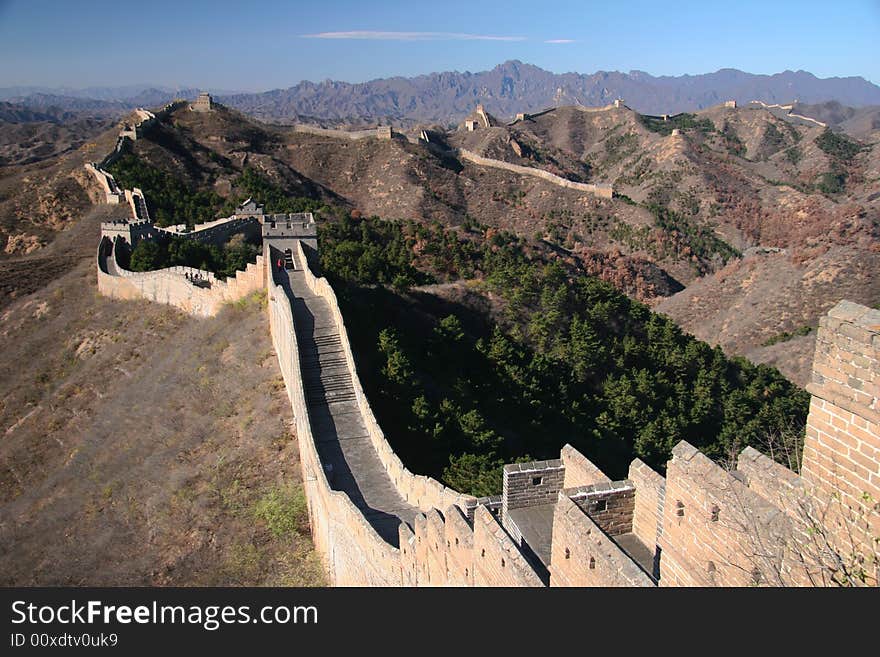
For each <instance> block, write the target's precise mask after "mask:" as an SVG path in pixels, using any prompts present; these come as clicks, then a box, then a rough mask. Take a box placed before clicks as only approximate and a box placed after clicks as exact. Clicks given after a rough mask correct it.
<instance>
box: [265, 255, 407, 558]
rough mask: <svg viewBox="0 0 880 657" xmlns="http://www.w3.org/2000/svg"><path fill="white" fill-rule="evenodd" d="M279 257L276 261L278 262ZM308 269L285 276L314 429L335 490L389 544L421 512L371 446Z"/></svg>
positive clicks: (298, 267)
mask: <svg viewBox="0 0 880 657" xmlns="http://www.w3.org/2000/svg"><path fill="white" fill-rule="evenodd" d="M276 257H277V256H276ZM303 264H304V263H299V262H297V261H296V258H294V259H293V260H291V261H290V262H289V263H288V264H287V269H286V271H283V272H280V274H281V283H282V286H284V287H286V291H287V294H288V298H289V299H290V303H291V306H292V310H293V316H294V326H295V330H296V336H297V342H298V344H299V356H300V370H301V375H302V381H303V388H304V391H305V397H306V408H307V410H308V413H309V424H310V425H311V429H312V435H313V437H314V440H315V444H316V447H317V449H318V455H319V457H320V459H321V462H322V464H323V466H324V469H325V472H326V474H327V479H328V481H329V482H330V486H331V488H333V489H334V490H339V491H343V492H345V493H346V494H347V495H348V496H349V497H350V498H351V501H352V502H353V503H354V505H355V506H357V507H358V508H359V509H360V510H361V512H362V513H363V514H364V517H365V518H366V519H367V521H368V522H369V523H370V524H371V525H372V526H373V528H374V529H375V530H376V531H377V532H378V534H379V535H380V536H381V537H382V538H383V539H384V540H385V541H387V542H388V543H389V544H391V545H393V546H397V545H398V540H399V536H398V526H399V525H400V523H401V522H406V523H409V524H410V526H412V525H413V522H414V520H415V516H416V515H417V514H418V513H419V510H418V508H416V507H414V506H412V505H411V504H408V503H407V502H406V501H405V500H404V499H403V498H402V497H401V496H400V494H399V492H398V491H397V489H396V488H395V486H394V482H392V481H391V478H390V477H389V476H388V473H387V472H386V471H385V468H384V467H383V465H382V463H381V461H380V460H379V456H378V454H377V453H376V450H375V448H374V447H373V445H372V442H371V439H370V435H369V432H368V431H367V425H366V422H365V420H364V417H363V415H362V413H361V409H360V407H359V406H358V401H357V395H356V393H355V388H354V384H353V381H352V373H351V371H350V370H349V368H348V364H347V362H346V359H345V351H344V349H343V345H342V341H341V339H340V335H339V329H338V327H337V326H336V323H335V321H334V319H333V313H332V311H331V309H330V305H329V304H328V303H327V301H325V300H324V299H323V298H322V297H320V296H316V295H314V294H312V292H311V290H310V289H309V288H308V286H307V285H306V282H305V272H304V271H303V269H302V266H303Z"/></svg>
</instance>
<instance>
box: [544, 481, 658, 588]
mask: <svg viewBox="0 0 880 657" xmlns="http://www.w3.org/2000/svg"><path fill="white" fill-rule="evenodd" d="M550 586H654V583H653V582H652V581H651V578H650V577H648V576H647V575H646V574H645V573H644V572H643V571H642V569H641V568H639V567H638V566H637V565H636V564H635V563H634V562H633V561H632V559H630V558H629V556H627V555H626V553H624V552H623V551H622V550H621V549H620V548H619V547H618V546H617V544H616V543H615V542H614V541H613V540H611V539H610V538H609V537H608V536H606V535H605V533H604V532H603V531H602V529H601V528H600V527H599V526H598V525H597V524H596V523H595V522H593V520H591V519H590V517H589V516H587V515H586V514H585V513H584V512H583V511H582V510H581V509H580V508H579V507H578V505H577V504H575V503H574V502H573V501H572V500H570V499H568V497H566V496H565V495H564V494H560V496H559V501H558V502H557V503H556V509H555V512H554V516H553V544H552V551H551V556H550Z"/></svg>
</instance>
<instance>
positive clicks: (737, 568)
mask: <svg viewBox="0 0 880 657" xmlns="http://www.w3.org/2000/svg"><path fill="white" fill-rule="evenodd" d="M479 159H480V160H485V158H479ZM477 163H480V162H479V161H477ZM493 163H494V161H493ZM499 164H501V165H503V166H501V168H506V169H510V170H513V171H517V172H520V173H522V172H521V171H518V169H523V168H524V167H517V166H516V165H508V164H507V163H499ZM490 166H491V165H490ZM94 173H96V175H98V176H99V174H100V173H101V172H100V171H97V170H96V171H95V172H94ZM527 173H528V174H529V175H537V176H538V177H542V178H543V177H544V175H542V173H546V172H540V171H538V170H535V169H529V170H528V171H527ZM547 175H550V174H547ZM99 179H100V177H99ZM560 180H561V179H560ZM104 182H106V183H107V188H108V189H109V188H110V185H111V183H110V182H109V181H107V180H106V179H105V181H104ZM565 182H566V183H568V184H567V185H565V186H569V185H571V186H576V185H580V184H579V183H570V181H565ZM575 188H577V187H575ZM105 191H106V190H105ZM609 191H610V187H609ZM243 219H244V218H243V217H238V218H236V217H235V216H233V217H230V218H229V219H227V220H222V221H218V222H209V223H208V224H206V225H204V226H203V227H202V228H203V230H201V231H196V234H195V235H193V234H189V236H190V237H191V238H194V239H214V238H215V236H216V237H218V238H219V236H220V235H221V234H222V233H224V232H225V231H228V230H231V229H232V227H237V228H238V229H241V225H237V224H234V223H233V222H234V221H239V220H243ZM246 220H250V221H253V218H252V217H251V218H247V219H246ZM156 232H157V229H156V228H155V227H154V226H152V224H150V223H149V222H145V221H139V222H138V221H136V222H118V223H109V224H105V225H103V226H102V233H103V237H102V241H101V245H100V246H99V249H98V253H97V260H98V286H99V290H100V291H101V292H102V293H104V294H108V295H110V296H116V297H122V298H130V297H141V296H145V297H147V298H151V299H155V300H157V301H160V302H164V303H172V304H174V305H177V306H178V307H181V308H183V309H185V310H187V311H188V312H191V313H193V314H200V315H204V314H210V313H211V312H214V311H215V310H213V309H215V308H216V307H218V306H217V303H218V299H217V298H215V297H222V298H223V300H229V299H230V298H233V297H236V296H243V295H244V294H247V293H248V292H250V291H253V290H254V289H259V287H262V286H263V285H265V286H266V289H267V291H268V313H269V324H270V331H271V335H272V342H273V345H274V347H275V350H276V353H277V355H278V361H279V365H280V368H281V371H282V374H283V377H284V382H285V386H286V389H287V394H288V399H289V401H290V404H291V407H292V409H293V412H294V417H295V423H296V432H297V439H298V443H299V447H300V461H301V466H302V473H303V485H304V488H305V492H306V499H307V502H308V509H309V520H310V524H311V528H312V534H313V537H314V542H315V546H316V549H317V550H318V553H319V554H320V555H321V557H322V559H323V560H324V563H325V565H326V567H327V571H328V573H329V577H330V581H331V582H332V583H334V584H337V585H384V586H399V585H403V586H546V585H547V584H548V582H549V584H550V585H551V586H587V585H589V586H655V585H660V586H751V585H762V586H763V585H829V584H834V583H837V584H840V583H844V584H868V585H874V584H876V583H877V581H878V563H880V561H878V540H877V539H878V538H880V504H878V499H880V424H878V422H880V401H878V397H880V311H876V310H870V309H868V308H865V307H863V306H859V305H857V304H853V303H850V302H846V301H843V302H841V303H839V304H838V305H837V306H835V308H833V309H832V310H831V311H830V312H829V313H828V316H827V317H826V318H824V319H823V320H822V322H821V324H820V328H819V332H818V338H817V347H816V356H815V361H814V368H813V381H812V383H811V385H810V386H809V390H810V392H811V393H812V395H813V398H812V401H811V407H810V414H809V417H808V420H807V436H806V444H805V447H804V450H803V465H802V469H801V472H802V474H801V475H798V474H796V473H795V472H792V471H791V470H789V469H787V468H785V467H784V466H782V465H780V464H779V463H776V462H774V461H773V460H771V459H769V458H768V457H766V456H764V455H763V454H761V453H759V452H757V451H756V450H755V449H752V448H746V449H745V450H743V451H742V453H741V454H740V455H739V459H738V461H737V464H736V467H735V469H725V468H722V467H720V466H719V465H718V464H716V463H714V462H713V461H711V460H710V459H709V458H707V457H706V456H705V455H703V454H701V453H700V452H699V451H698V450H697V449H696V448H694V447H693V446H691V445H689V444H688V443H686V442H684V441H682V442H680V443H679V444H678V445H677V446H676V447H675V448H674V449H673V451H672V459H671V460H670V461H669V462H668V464H667V469H666V477H665V478H664V477H662V476H661V475H660V474H658V473H657V472H654V471H653V470H652V469H651V468H649V467H648V466H647V465H646V464H645V463H643V462H642V461H640V460H639V459H636V460H634V461H633V463H632V465H631V466H630V470H629V477H628V479H626V480H623V481H611V480H610V479H609V478H608V477H607V476H606V475H605V474H604V473H603V472H602V471H601V470H600V469H599V468H597V467H596V466H595V465H594V464H593V463H591V462H590V461H589V459H587V458H586V457H585V456H584V455H583V454H581V453H579V452H578V451H577V450H575V449H574V448H573V447H571V446H570V445H566V446H565V447H563V449H562V451H561V454H560V459H557V460H551V461H538V462H534V463H526V464H515V465H512V466H507V467H506V468H505V491H504V494H503V495H502V496H500V497H499V496H496V497H492V498H480V499H476V498H474V497H472V496H469V495H462V494H460V493H458V492H457V491H454V490H452V489H450V488H447V487H444V486H443V485H442V484H440V483H439V482H437V481H436V480H434V479H431V478H429V477H424V476H420V475H415V474H413V473H411V472H410V471H409V470H407V468H406V467H405V466H404V464H403V463H402V462H401V461H400V459H399V458H398V457H397V455H396V454H395V453H394V451H393V450H392V448H391V446H390V445H389V443H388V441H387V440H386V438H385V436H384V433H383V432H382V430H381V428H380V427H379V425H378V423H377V421H376V419H375V416H374V415H373V412H372V410H371V408H370V406H369V402H368V401H367V399H366V397H365V395H364V393H363V390H362V387H361V384H360V381H359V378H358V376H357V369H356V364H355V360H354V357H353V354H352V351H351V346H350V343H349V340H348V336H347V332H346V327H345V323H344V321H343V317H342V314H341V313H340V311H339V305H338V302H337V299H336V295H335V293H334V292H333V290H332V288H331V287H330V285H329V283H328V282H327V280H326V279H324V278H318V277H315V276H314V274H313V273H312V272H311V270H310V269H309V268H308V265H307V264H306V263H307V262H308V260H307V258H306V254H305V250H304V249H303V245H302V241H301V240H300V241H297V242H296V245H295V253H296V255H297V260H298V262H300V263H303V264H304V265H305V266H304V280H305V282H306V287H307V288H308V290H309V291H310V293H311V294H314V295H316V296H319V297H321V298H322V299H323V300H324V301H326V302H327V304H328V306H329V308H330V309H331V315H332V318H333V322H334V323H335V324H336V328H337V330H338V333H339V336H340V342H341V345H342V348H343V354H344V361H345V364H346V367H347V369H348V371H349V373H350V374H351V379H352V383H353V386H354V389H355V398H356V400H357V405H358V408H359V410H360V412H361V413H362V416H363V418H364V423H365V426H366V427H367V432H368V434H369V440H370V443H371V444H372V446H373V448H374V449H375V451H376V454H377V456H378V458H379V460H380V462H381V465H382V467H383V468H384V469H385V471H386V472H387V474H388V475H389V478H390V479H391V481H392V482H393V484H394V486H395V488H396V489H397V491H398V492H399V494H400V496H401V497H402V498H403V499H404V500H405V501H406V502H407V503H409V504H410V505H412V506H414V507H417V508H418V509H419V510H421V513H420V514H418V515H416V516H415V519H414V521H413V526H412V527H411V526H409V525H408V524H407V523H401V524H400V525H399V527H398V537H399V546H400V547H399V548H398V547H396V546H394V545H391V544H389V543H387V542H386V541H385V540H384V539H383V538H382V537H381V536H380V535H379V534H378V533H377V532H376V530H375V529H374V528H373V526H372V525H371V524H370V523H369V522H368V521H367V519H366V518H365V516H364V515H363V513H362V512H361V511H360V510H359V509H358V508H357V506H356V505H355V504H354V503H353V502H352V500H351V498H349V496H348V495H347V494H346V493H345V492H342V491H336V490H333V489H332V487H331V485H330V483H329V481H328V479H327V475H326V472H325V469H324V466H323V463H322V462H321V458H320V455H319V452H318V449H317V446H316V443H315V438H314V435H313V433H312V428H311V426H310V421H309V415H308V408H307V405H306V395H305V390H304V387H303V378H302V374H301V372H302V371H301V365H300V357H299V347H298V343H297V336H296V331H295V325H294V316H293V312H292V306H291V299H290V297H289V296H288V292H287V290H286V288H285V287H283V286H281V285H277V284H276V283H275V281H274V277H273V268H272V266H271V263H269V262H267V254H268V250H269V249H270V248H272V247H270V242H271V240H272V239H273V237H272V235H268V236H264V255H263V256H260V258H259V259H258V262H257V263H256V264H254V265H251V266H249V267H248V269H247V271H245V272H239V274H238V275H237V276H236V278H235V279H231V280H230V281H228V282H225V283H224V282H221V281H217V280H216V279H214V278H213V277H212V276H211V275H210V274H208V273H207V272H197V270H188V269H186V268H171V269H168V270H162V271H159V272H145V273H135V272H128V271H126V270H123V269H122V268H121V267H119V264H118V262H117V261H116V253H115V248H114V245H115V244H116V243H117V241H118V240H120V239H125V240H127V241H130V242H131V243H134V241H136V240H138V239H155V237H156V235H155V233H156ZM302 239H308V238H307V237H306V236H304V237H303V238H302ZM311 239H313V236H312V238H311ZM185 273H200V274H202V277H203V278H204V279H205V280H207V281H209V282H210V283H211V285H212V287H211V289H210V290H209V289H207V288H199V287H197V286H193V285H192V284H190V283H189V282H188V281H186V279H185V277H184V274H185ZM264 277H265V279H264ZM223 286H226V287H225V288H224V287H223ZM224 289H225V290H227V291H226V292H224V291H223V290H224ZM203 295H206V296H203ZM220 303H222V302H220ZM352 466H353V467H357V463H352ZM536 519H537V520H536ZM521 520H525V522H526V523H528V524H526V525H522V524H520V525H518V523H520V521H521ZM543 522H546V523H547V524H546V527H547V528H549V532H550V536H549V537H548V536H543V537H542V536H540V535H537V536H536V533H535V532H536V527H540V526H541V524H542V523H543ZM538 531H539V532H540V530H538ZM547 538H549V540H546V539H547ZM530 541H536V542H535V543H534V544H530ZM652 559H653V564H652ZM538 560H540V561H541V562H543V565H542V563H538Z"/></svg>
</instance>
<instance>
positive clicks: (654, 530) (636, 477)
mask: <svg viewBox="0 0 880 657" xmlns="http://www.w3.org/2000/svg"><path fill="white" fill-rule="evenodd" d="M629 480H630V481H631V482H632V484H633V486H634V487H635V491H636V495H635V506H634V508H633V521H632V532H633V534H635V535H636V538H638V539H639V540H640V541H641V542H642V543H644V544H645V545H646V546H647V547H648V548H649V549H652V550H654V551H655V552H656V549H657V545H659V542H660V535H661V533H662V529H663V506H664V504H665V501H666V480H665V479H664V478H663V477H662V476H661V475H660V474H658V473H656V472H654V471H653V470H652V469H651V468H650V467H648V465H647V464H646V463H644V462H643V461H642V460H641V459H635V460H634V461H633V462H632V463H631V464H630V466H629Z"/></svg>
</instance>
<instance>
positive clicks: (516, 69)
mask: <svg viewBox="0 0 880 657" xmlns="http://www.w3.org/2000/svg"><path fill="white" fill-rule="evenodd" d="M616 98H623V99H624V100H625V101H626V103H627V105H628V106H630V107H632V108H633V109H635V110H637V111H639V112H642V113H645V114H671V113H677V112H683V111H693V110H698V109H703V108H706V107H710V106H712V105H716V104H718V103H720V102H722V101H725V100H728V99H734V100H736V101H737V102H740V103H746V102H749V101H751V100H761V101H764V102H767V103H791V102H793V101H795V100H798V101H801V102H804V103H821V102H825V101H829V100H836V101H838V102H840V103H842V104H844V105H851V106H863V105H871V104H877V103H878V102H880V87H877V86H876V85H873V84H871V83H870V82H868V81H867V80H864V79H863V78H858V77H847V78H828V79H820V78H817V77H815V76H814V75H812V74H811V73H807V72H805V71H797V72H792V71H785V72H783V73H778V74H775V75H755V74H751V73H744V72H742V71H738V70H735V69H722V70H720V71H717V72H715V73H707V74H703V75H684V76H679V77H674V76H660V77H654V76H652V75H650V74H648V73H644V72H641V71H631V72H630V73H621V72H616V71H613V72H606V71H599V72H597V73H593V74H579V73H563V74H555V73H551V72H550V71H545V70H543V69H541V68H539V67H537V66H533V65H531V64H524V63H522V62H519V61H508V62H505V63H503V64H501V65H499V66H496V67H495V68H493V69H492V70H489V71H483V72H479V73H470V72H464V73H458V72H444V73H433V74H430V75H422V76H418V77H414V78H401V77H395V78H386V79H380V80H373V81H370V82H365V83H360V84H349V83H344V82H336V81H325V82H320V83H315V82H301V83H299V84H297V85H296V86H293V87H290V88H288V89H275V90H272V91H267V92H264V93H259V94H237V95H231V96H224V97H221V99H220V100H221V101H222V102H224V103H226V104H228V105H230V106H232V107H236V108H237V109H240V110H242V111H245V112H247V113H249V114H253V115H255V116H259V117H261V118H275V119H278V118H294V117H296V116H298V115H302V114H308V115H311V116H315V117H320V118H325V119H335V120H351V121H354V120H358V119H360V120H381V119H391V120H395V121H402V122H407V121H423V122H441V123H446V122H449V121H455V120H458V119H460V118H462V117H464V116H466V115H467V114H468V113H469V112H470V111H471V110H472V109H473V107H474V105H475V104H476V103H478V102H479V103H483V104H484V105H485V107H486V109H487V110H488V111H489V112H493V113H495V114H497V115H499V116H502V117H510V116H513V115H515V114H516V113H518V112H531V111H537V110H540V109H544V108H547V107H551V106H555V105H566V104H580V105H586V106H602V105H607V104H609V103H611V102H612V101H613V100H614V99H616Z"/></svg>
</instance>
